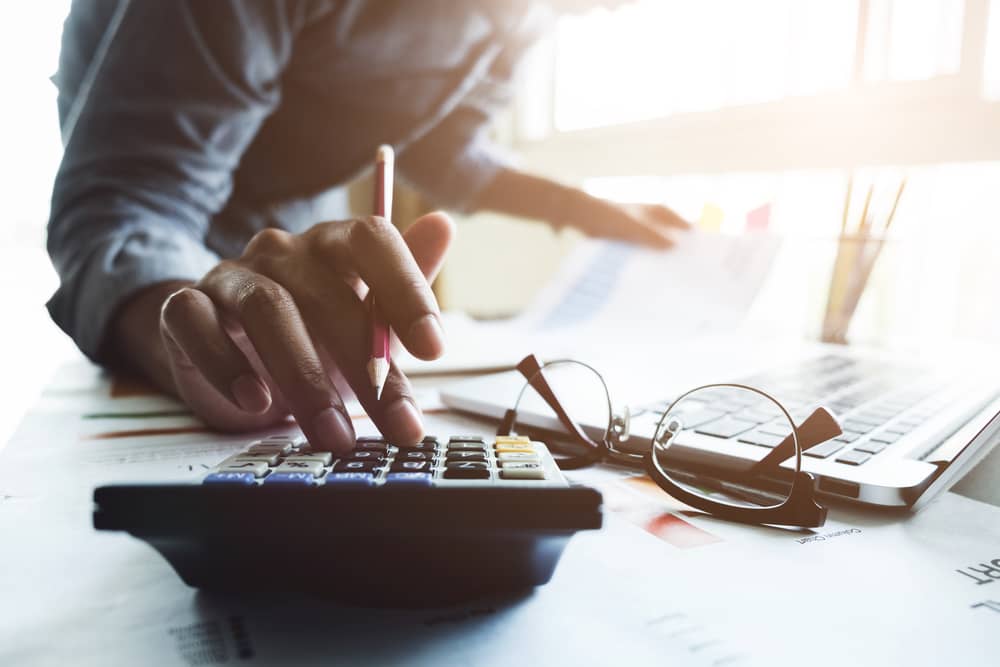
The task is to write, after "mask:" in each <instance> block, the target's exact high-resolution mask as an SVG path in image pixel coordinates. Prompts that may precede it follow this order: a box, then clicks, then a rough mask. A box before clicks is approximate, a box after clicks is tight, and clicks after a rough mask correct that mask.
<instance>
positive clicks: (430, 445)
mask: <svg viewBox="0 0 1000 667" xmlns="http://www.w3.org/2000/svg"><path fill="white" fill-rule="evenodd" d="M396 448H397V449H399V451H401V452H431V453H432V454H433V453H434V452H435V451H436V450H437V443H436V442H418V443H416V444H413V445H396Z"/></svg>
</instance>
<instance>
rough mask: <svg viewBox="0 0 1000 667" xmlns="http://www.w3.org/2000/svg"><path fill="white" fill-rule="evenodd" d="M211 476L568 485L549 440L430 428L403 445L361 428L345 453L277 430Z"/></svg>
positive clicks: (217, 480)
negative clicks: (440, 432)
mask: <svg viewBox="0 0 1000 667" xmlns="http://www.w3.org/2000/svg"><path fill="white" fill-rule="evenodd" d="M203 483H205V484H237V485H258V484H266V485H269V486H270V485H275V486H277V485H289V486H294V485H304V486H319V485H327V484H330V485H334V486H353V487H357V486H373V487H378V486H393V487H398V486H439V487H449V486H461V487H490V486H505V487H516V486H524V485H528V486H538V485H543V486H567V485H568V483H567V482H566V480H565V478H564V477H563V476H562V473H560V472H559V469H558V467H557V466H556V464H555V461H554V460H553V459H552V456H551V454H549V451H548V448H547V447H546V446H545V445H544V444H543V443H541V442H537V441H532V440H530V439H529V438H526V437H518V436H500V437H497V438H495V439H493V438H490V439H486V438H484V437H482V436H475V435H459V436H452V437H450V438H446V439H445V438H437V437H435V436H428V437H426V438H424V439H423V440H422V441H421V442H418V443H416V444H415V445H410V446H402V447H400V446H397V445H394V444H392V443H389V442H386V441H385V440H384V439H382V438H381V437H378V436H362V437H359V438H358V439H357V444H356V446H355V449H354V450H353V451H352V452H350V453H349V454H346V455H335V454H333V453H332V452H326V451H313V450H312V449H310V447H309V444H308V442H306V440H305V439H304V438H302V437H301V436H299V437H291V436H272V437H267V438H263V439H261V440H257V441H255V442H253V443H251V444H250V445H249V446H248V447H247V448H246V449H245V450H244V451H242V452H239V453H237V454H234V455H232V456H230V457H228V458H227V459H225V460H224V461H222V462H221V463H220V464H219V465H218V466H217V467H216V468H215V469H214V470H212V471H211V472H210V473H209V474H208V475H207V476H206V477H205V478H204V479H203Z"/></svg>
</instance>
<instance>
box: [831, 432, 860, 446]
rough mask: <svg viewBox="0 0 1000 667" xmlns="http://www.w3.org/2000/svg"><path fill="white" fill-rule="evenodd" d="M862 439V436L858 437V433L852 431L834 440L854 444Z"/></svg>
mask: <svg viewBox="0 0 1000 667" xmlns="http://www.w3.org/2000/svg"><path fill="white" fill-rule="evenodd" d="M860 437H861V436H860V435H858V434H857V433H851V432H850V431H844V432H843V433H841V434H840V435H838V436H837V437H836V438H834V440H836V441H838V442H846V443H851V442H854V441H855V440H857V439H858V438H860Z"/></svg>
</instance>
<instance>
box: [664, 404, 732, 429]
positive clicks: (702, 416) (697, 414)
mask: <svg viewBox="0 0 1000 667" xmlns="http://www.w3.org/2000/svg"><path fill="white" fill-rule="evenodd" d="M725 414H726V413H725V412H722V411H721V410H711V409H708V408H703V409H700V410H692V411H691V412H681V414H680V418H681V422H682V423H683V424H684V428H697V427H699V426H701V425H702V424H707V423H709V422H711V421H715V420H716V419H718V418H719V417H722V416H723V415H725ZM747 428H749V426H748V427H747ZM744 430H745V429H744Z"/></svg>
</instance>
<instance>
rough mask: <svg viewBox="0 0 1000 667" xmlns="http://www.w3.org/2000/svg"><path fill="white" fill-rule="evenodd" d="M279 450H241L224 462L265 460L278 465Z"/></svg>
mask: <svg viewBox="0 0 1000 667" xmlns="http://www.w3.org/2000/svg"><path fill="white" fill-rule="evenodd" d="M278 456H279V453H278V452H240V453H239V454H233V455H232V456H230V457H229V458H228V459H226V460H225V461H223V462H222V463H232V462H233V461H263V462H264V463H266V464H267V465H269V466H275V465H278Z"/></svg>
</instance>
